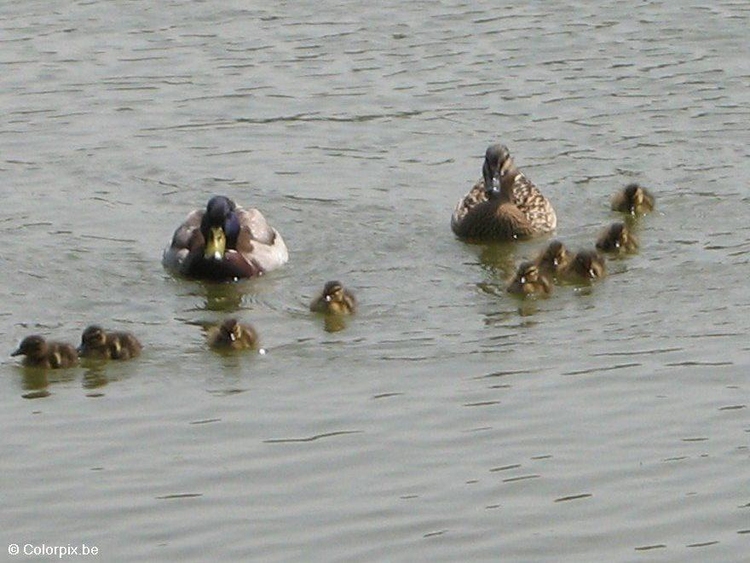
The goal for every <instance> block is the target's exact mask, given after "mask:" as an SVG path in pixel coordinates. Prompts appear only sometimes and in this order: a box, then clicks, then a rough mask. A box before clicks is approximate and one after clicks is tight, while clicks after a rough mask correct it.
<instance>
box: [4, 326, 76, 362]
mask: <svg viewBox="0 0 750 563" xmlns="http://www.w3.org/2000/svg"><path fill="white" fill-rule="evenodd" d="M11 356H26V357H25V358H24V359H23V365H25V366H29V367H39V368H46V369H58V368H69V367H73V366H75V365H76V364H77V363H78V354H76V349H75V348H74V347H73V346H72V345H70V344H67V343H65V342H47V341H46V340H45V339H44V338H43V337H41V336H39V335H38V334H33V335H31V336H27V337H26V338H24V339H23V340H22V341H21V344H20V345H19V346H18V349H16V350H15V351H14V352H13V353H12V354H11Z"/></svg>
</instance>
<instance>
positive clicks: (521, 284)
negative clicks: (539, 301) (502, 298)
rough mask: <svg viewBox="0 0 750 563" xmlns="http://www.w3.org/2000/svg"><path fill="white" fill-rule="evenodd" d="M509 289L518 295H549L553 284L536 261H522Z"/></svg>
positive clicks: (509, 291)
mask: <svg viewBox="0 0 750 563" xmlns="http://www.w3.org/2000/svg"><path fill="white" fill-rule="evenodd" d="M507 291H508V293H513V294H516V295H549V294H550V293H552V284H551V283H550V281H549V279H548V278H547V276H546V275H545V274H544V273H543V272H542V271H541V269H540V268H539V267H538V266H537V265H536V264H535V263H534V262H521V264H520V265H519V266H518V270H517V271H516V275H515V277H514V278H513V280H511V282H510V283H509V284H508V287H507Z"/></svg>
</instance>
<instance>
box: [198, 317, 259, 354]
mask: <svg viewBox="0 0 750 563" xmlns="http://www.w3.org/2000/svg"><path fill="white" fill-rule="evenodd" d="M206 339H207V340H208V345H209V346H210V347H211V348H215V349H224V350H245V349H247V348H257V346H258V333H257V332H255V329H254V328H253V327H251V326H250V325H244V324H240V323H239V322H238V321H237V319H234V318H231V319H227V320H225V321H224V322H223V323H221V324H220V325H218V326H212V327H211V328H209V329H208V332H207V333H206Z"/></svg>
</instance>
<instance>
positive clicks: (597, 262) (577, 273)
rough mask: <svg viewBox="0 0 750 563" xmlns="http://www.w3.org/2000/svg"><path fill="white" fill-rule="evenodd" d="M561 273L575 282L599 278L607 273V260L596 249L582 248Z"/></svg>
mask: <svg viewBox="0 0 750 563" xmlns="http://www.w3.org/2000/svg"><path fill="white" fill-rule="evenodd" d="M559 275H560V278H561V279H564V280H566V281H569V282H573V283H575V282H580V281H589V282H590V281H593V280H597V279H600V278H603V277H604V276H606V275H607V266H606V260H605V258H604V256H602V255H601V254H599V253H598V252H597V251H596V250H580V251H578V252H576V254H575V256H573V259H572V260H571V261H570V262H569V263H568V264H567V266H566V267H565V268H563V269H561V270H560V273H559Z"/></svg>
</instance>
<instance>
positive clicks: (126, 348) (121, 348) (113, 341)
mask: <svg viewBox="0 0 750 563" xmlns="http://www.w3.org/2000/svg"><path fill="white" fill-rule="evenodd" d="M142 349H143V346H142V345H141V343H140V342H139V341H138V339H137V338H136V337H135V336H134V335H133V334H132V333H130V332H124V331H105V330H104V329H103V328H102V327H100V326H99V325H90V326H88V327H86V329H85V330H84V331H83V334H82V335H81V345H80V346H78V355H79V356H80V357H81V358H88V359H94V360H129V359H131V358H135V357H136V356H139V355H140V353H141V350H142Z"/></svg>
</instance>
